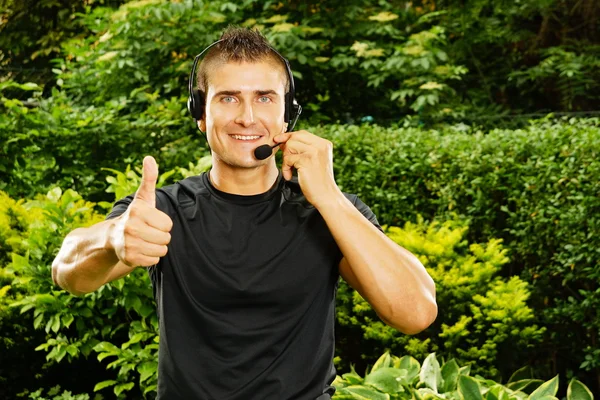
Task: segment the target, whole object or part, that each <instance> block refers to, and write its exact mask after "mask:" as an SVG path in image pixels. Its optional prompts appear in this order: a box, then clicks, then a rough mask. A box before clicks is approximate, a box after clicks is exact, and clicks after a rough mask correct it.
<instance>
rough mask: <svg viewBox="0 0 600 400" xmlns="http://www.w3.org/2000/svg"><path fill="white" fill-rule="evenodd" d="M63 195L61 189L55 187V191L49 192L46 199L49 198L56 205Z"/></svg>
mask: <svg viewBox="0 0 600 400" xmlns="http://www.w3.org/2000/svg"><path fill="white" fill-rule="evenodd" d="M61 195H62V190H61V188H60V187H55V188H54V189H52V190H50V191H49V192H48V194H46V197H47V198H48V200H50V201H52V202H54V203H56V202H57V201H58V200H59V199H60V196H61Z"/></svg>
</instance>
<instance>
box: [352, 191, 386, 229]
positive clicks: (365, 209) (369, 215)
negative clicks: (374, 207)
mask: <svg viewBox="0 0 600 400" xmlns="http://www.w3.org/2000/svg"><path fill="white" fill-rule="evenodd" d="M353 197H354V199H353V200H352V204H354V207H356V209H357V210H358V211H360V212H361V214H362V215H364V216H365V218H366V219H368V220H369V221H370V222H371V223H372V224H373V225H375V227H376V228H377V229H379V230H380V231H381V232H383V229H382V228H381V225H379V222H378V221H377V217H376V216H375V214H374V213H373V211H371V209H370V208H369V206H368V205H366V204H365V203H363V202H362V200H361V199H359V198H358V196H353Z"/></svg>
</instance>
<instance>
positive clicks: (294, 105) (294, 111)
mask: <svg viewBox="0 0 600 400" xmlns="http://www.w3.org/2000/svg"><path fill="white" fill-rule="evenodd" d="M288 104H290V107H286V113H289V116H290V118H289V120H288V121H286V122H287V123H288V126H287V130H286V132H291V131H293V130H294V127H295V126H296V122H298V118H300V114H302V106H301V105H300V104H298V102H297V101H296V99H292V101H291V102H290V103H288Z"/></svg>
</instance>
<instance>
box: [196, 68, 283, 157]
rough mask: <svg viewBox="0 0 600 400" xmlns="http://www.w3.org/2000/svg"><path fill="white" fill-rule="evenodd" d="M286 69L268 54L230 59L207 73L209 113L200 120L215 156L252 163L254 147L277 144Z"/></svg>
mask: <svg viewBox="0 0 600 400" xmlns="http://www.w3.org/2000/svg"><path fill="white" fill-rule="evenodd" d="M284 90H285V74H284V72H283V70H282V67H281V66H278V65H276V64H275V63H273V62H272V61H269V60H265V61H261V62H256V63H247V62H243V63H227V64H224V65H223V66H217V67H216V68H214V69H213V71H211V72H210V73H209V76H208V88H207V93H206V110H205V117H204V119H202V120H201V121H199V124H200V129H201V130H203V131H204V132H206V136H207V139H208V143H209V145H210V148H211V149H212V152H213V160H214V161H216V162H218V161H221V162H223V163H225V164H227V165H229V166H232V167H236V168H253V167H257V166H259V165H264V164H266V163H268V162H269V160H270V159H267V160H261V161H259V160H257V159H256V158H255V157H254V149H256V148H257V147H258V146H260V145H263V144H273V141H272V138H273V137H274V136H275V135H278V134H280V133H282V132H283V131H284V129H285V123H284V107H285V95H284Z"/></svg>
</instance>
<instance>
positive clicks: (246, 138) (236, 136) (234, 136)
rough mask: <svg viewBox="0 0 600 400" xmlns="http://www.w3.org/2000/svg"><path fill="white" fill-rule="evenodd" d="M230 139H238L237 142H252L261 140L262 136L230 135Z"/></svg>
mask: <svg viewBox="0 0 600 400" xmlns="http://www.w3.org/2000/svg"><path fill="white" fill-rule="evenodd" d="M229 136H230V137H232V138H234V139H236V140H242V141H252V140H257V139H260V138H261V137H262V136H259V135H252V136H250V135H229Z"/></svg>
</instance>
